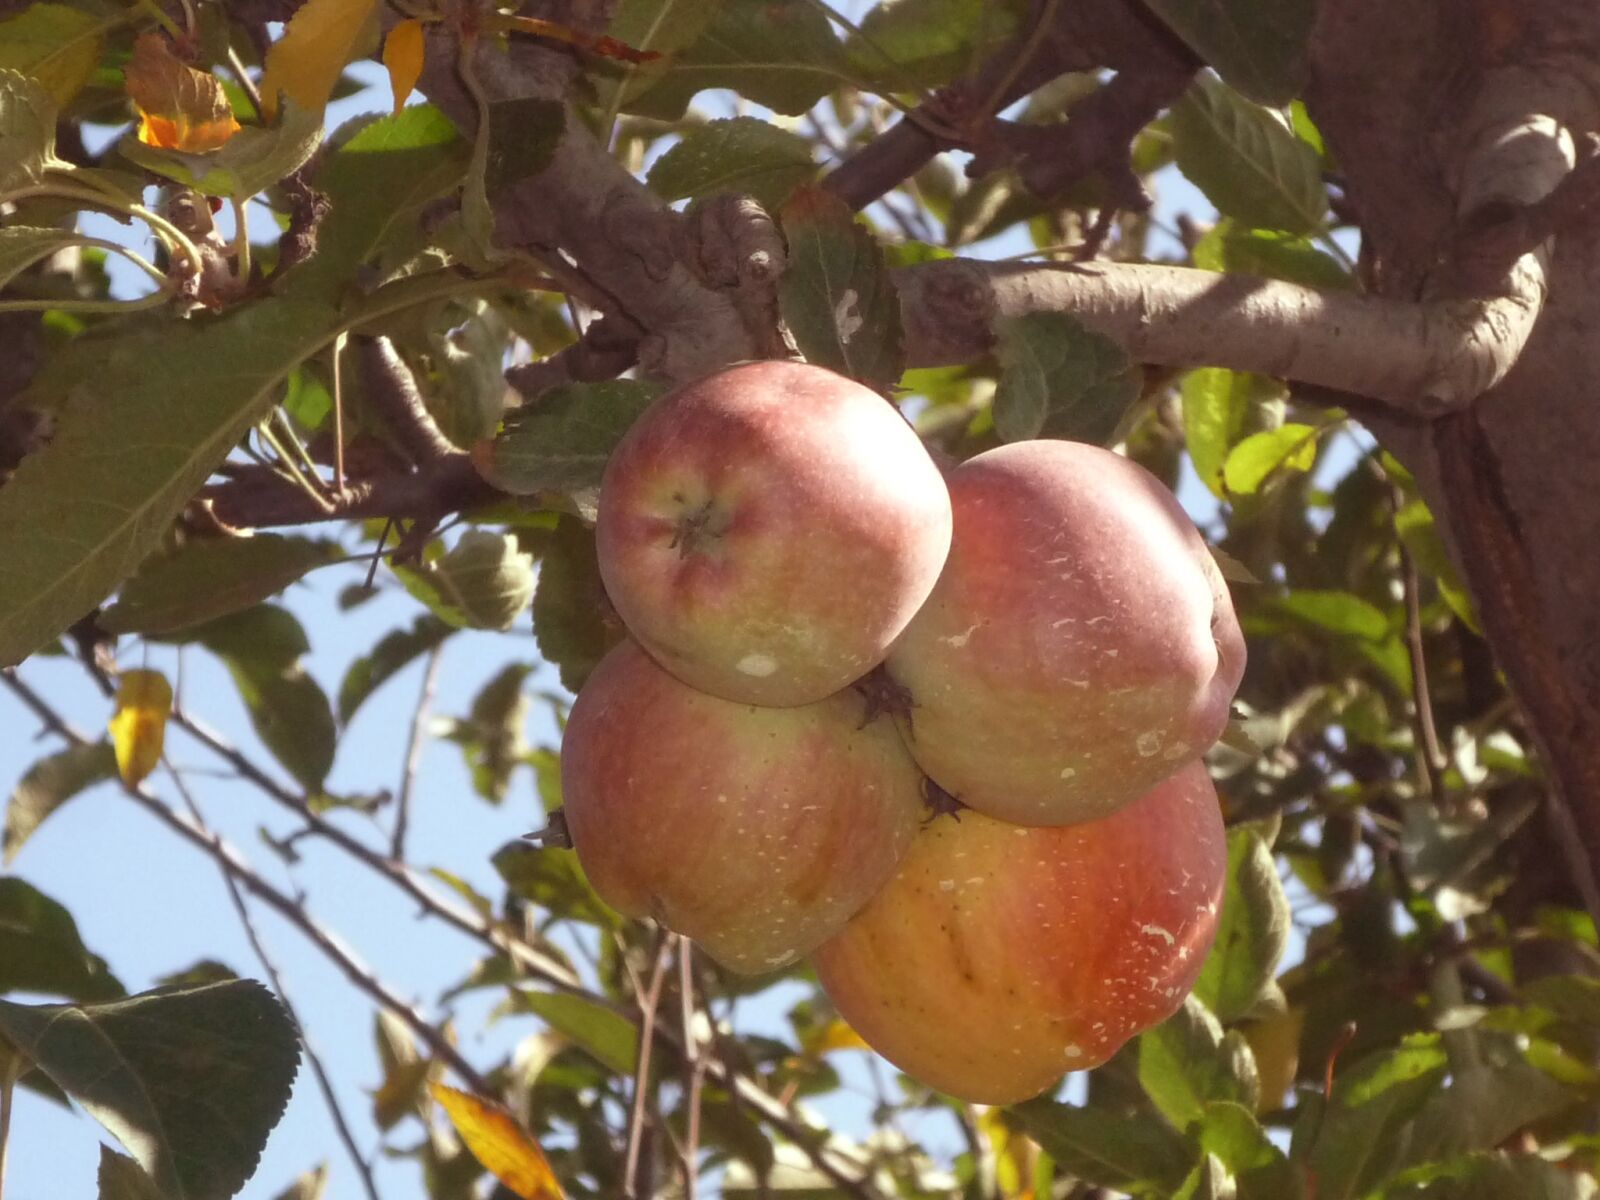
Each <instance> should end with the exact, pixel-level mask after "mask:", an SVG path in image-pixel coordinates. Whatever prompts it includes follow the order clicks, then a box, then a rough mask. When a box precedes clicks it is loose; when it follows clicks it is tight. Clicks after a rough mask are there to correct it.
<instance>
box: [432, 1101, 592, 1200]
mask: <svg viewBox="0 0 1600 1200" xmlns="http://www.w3.org/2000/svg"><path fill="white" fill-rule="evenodd" d="M428 1090H429V1091H430V1092H432V1093H433V1098H434V1099H435V1100H437V1101H438V1102H439V1103H440V1104H441V1105H442V1106H443V1107H444V1111H445V1112H446V1113H448V1114H449V1116H450V1123H451V1124H452V1125H454V1126H455V1127H456V1132H457V1133H459V1134H460V1135H461V1140H462V1141H463V1142H465V1143H466V1144H467V1149H468V1150H471V1151H472V1156H473V1157H474V1158H476V1159H477V1160H478V1161H479V1162H480V1163H482V1164H483V1166H484V1169H485V1170H487V1171H488V1172H489V1173H490V1174H491V1175H493V1176H494V1177H495V1178H496V1179H498V1180H499V1181H500V1182H501V1183H503V1184H505V1186H506V1187H508V1188H510V1189H511V1191H512V1192H514V1193H515V1194H517V1195H518V1196H521V1197H522V1200H565V1195H566V1193H564V1192H563V1191H562V1190H561V1185H560V1184H559V1183H557V1182H556V1177H555V1172H553V1171H551V1169H550V1163H549V1161H548V1160H546V1158H545V1156H544V1151H543V1150H541V1149H539V1143H537V1142H535V1141H534V1140H533V1139H532V1138H531V1137H529V1136H528V1134H527V1133H526V1131H524V1130H523V1128H522V1126H520V1125H518V1124H517V1123H516V1121H514V1120H512V1118H511V1114H510V1113H508V1112H506V1111H505V1110H504V1109H503V1108H500V1107H498V1106H497V1105H493V1104H489V1103H487V1102H485V1101H483V1100H480V1099H478V1098H477V1097H476V1096H474V1095H472V1094H471V1093H470V1092H461V1091H457V1090H456V1089H455V1088H453V1087H446V1086H445V1085H444V1084H442V1083H435V1084H430V1085H429V1088H428Z"/></svg>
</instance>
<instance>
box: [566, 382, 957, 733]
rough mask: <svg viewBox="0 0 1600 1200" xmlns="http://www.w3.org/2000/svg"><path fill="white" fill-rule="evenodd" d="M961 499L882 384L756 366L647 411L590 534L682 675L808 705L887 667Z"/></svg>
mask: <svg viewBox="0 0 1600 1200" xmlns="http://www.w3.org/2000/svg"><path fill="white" fill-rule="evenodd" d="M950 523H951V522H950V498H949V494H948V493H947V492H946V491H945V486H944V481H943V478H942V477H941V476H940V474H939V471H938V468H937V467H935V466H934V464H933V460H932V459H930V458H929V457H928V454H927V451H926V450H924V449H923V446H922V443H921V441H919V440H918V438H917V435H916V434H915V433H914V432H912V429H911V427H910V426H909V425H908V424H907V423H906V422H905V420H904V418H902V417H901V416H900V414H899V413H898V412H897V411H896V410H895V408H894V407H893V406H892V405H891V404H890V403H889V402H888V401H886V400H885V399H884V398H883V397H882V396H879V395H878V394H877V393H876V392H873V391H870V390H868V389H867V388H865V387H863V386H862V385H861V384H859V383H855V382H854V381H852V380H849V379H846V378H844V377H843V376H840V375H836V374H834V373H833V372H832V371H828V370H824V369H823V368H821V367H813V366H808V365H806V364H804V363H797V362H778V361H771V362H753V363H745V364H743V365H741V366H736V367H732V368H730V369H728V370H726V371H722V372H720V373H718V374H715V375H711V376H709V377H707V378H704V379H701V380H698V381H696V382H693V383H690V384H687V385H685V386H683V387H680V388H677V389H675V390H674V391H672V392H670V393H668V394H667V395H666V396H663V397H662V398H661V399H660V400H658V401H656V403H655V404H653V405H651V407H650V408H648V409H647V410H646V411H645V412H644V413H643V414H642V415H641V416H640V417H639V419H638V420H637V421H636V422H635V423H634V424H633V425H632V427H630V429H629V430H628V432H627V434H625V435H624V437H623V439H622V441H621V442H620V443H619V444H618V446H617V448H616V450H615V451H614V452H613V454H612V456H611V459H610V461H609V462H608V463H607V465H606V471H605V475H604V477H603V479H602V482H601V488H600V505H599V517H598V524H597V527H596V530H595V536H596V543H597V546H598V551H599V556H600V575H601V578H602V579H603V580H604V581H605V585H606V591H607V593H608V595H609V596H610V598H611V602H612V604H613V605H615V607H616V610H617V613H618V615H620V616H621V618H622V620H623V623H624V624H626V625H627V626H628V628H629V629H630V630H631V631H632V633H633V635H634V636H635V637H636V638H637V639H638V640H639V642H640V644H641V645H643V646H644V648H645V649H646V650H648V651H649V652H650V654H651V655H652V656H654V657H655V659H656V660H657V661H658V662H660V663H661V664H662V665H663V666H665V667H666V668H667V669H668V670H669V671H671V672H672V673H673V674H675V675H677V676H678V678H680V679H682V680H683V681H684V682H686V683H690V684H693V685H694V686H695V687H697V688H699V689H701V690H702V691H706V692H711V693H712V694H713V695H717V696H721V697H722V698H724V699H727V700H737V701H741V702H744V703H749V704H769V705H790V704H810V703H813V702H814V701H818V700H821V699H823V698H824V697H826V696H829V695H832V694H833V693H834V692H837V691H838V690H840V689H841V688H844V687H846V686H848V685H849V684H850V683H851V681H853V680H855V679H857V678H859V677H860V676H862V675H864V674H866V673H867V672H868V671H870V670H871V669H872V668H873V667H875V666H876V665H877V664H878V663H879V662H881V661H882V659H883V655H884V652H885V651H886V650H887V649H888V646H889V643H890V642H892V641H893V640H894V638H895V636H896V635H897V634H898V633H899V632H900V631H901V630H902V629H903V628H905V625H906V622H908V621H909V620H910V619H911V617H912V615H913V614H914V613H915V612H916V611H917V607H918V606H919V605H920V604H921V603H922V601H923V600H924V599H925V598H926V597H927V595H928V592H929V591H930V590H931V589H932V587H933V584H934V580H935V579H937V578H938V575H939V568H940V567H941V566H943V565H944V558H945V554H946V553H947V552H948V551H949V548H950Z"/></svg>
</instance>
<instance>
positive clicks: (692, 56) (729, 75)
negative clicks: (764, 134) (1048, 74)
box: [624, 0, 846, 121]
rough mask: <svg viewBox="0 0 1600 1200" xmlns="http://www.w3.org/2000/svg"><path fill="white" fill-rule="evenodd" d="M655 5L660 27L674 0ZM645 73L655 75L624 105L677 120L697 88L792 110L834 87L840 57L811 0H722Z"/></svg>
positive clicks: (790, 113) (841, 69)
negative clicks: (686, 41)
mask: <svg viewBox="0 0 1600 1200" xmlns="http://www.w3.org/2000/svg"><path fill="white" fill-rule="evenodd" d="M658 7H659V8H660V9H661V10H662V14H663V15H662V19H661V25H662V27H666V26H667V21H668V17H667V15H666V14H667V13H668V11H669V10H671V9H672V8H673V7H674V6H672V5H660V6H658ZM690 7H691V8H692V7H693V6H690ZM678 19H679V20H682V19H683V18H682V17H681V16H679V17H678ZM689 20H690V22H691V23H692V22H693V21H694V20H695V18H694V17H690V18H689ZM650 75H658V76H659V81H658V82H656V83H655V84H654V85H652V86H650V87H649V88H647V89H646V90H645V91H644V92H643V93H642V94H640V95H638V96H637V97H635V98H633V99H631V100H630V101H629V102H628V103H627V104H626V105H625V106H624V107H626V109H627V110H628V111H629V112H636V113H641V114H643V115H645V116H651V117H659V118H661V119H663V120H669V121H672V120H677V119H678V118H679V117H681V116H683V114H684V110H685V109H686V108H688V106H689V101H690V100H691V99H692V98H693V97H694V95H695V93H696V92H698V91H700V90H701V89H702V88H731V89H732V90H734V91H736V92H738V93H739V95H741V96H743V97H744V98H745V99H746V100H748V101H750V102H751V103H753V104H759V105H761V106H763V107H764V108H770V109H772V111H774V112H777V113H781V114H783V115H784V116H786V117H798V116H800V115H801V114H802V113H804V112H806V111H807V110H809V109H810V108H811V106H812V105H813V104H815V103H816V102H817V101H818V100H820V99H822V97H823V96H825V95H827V94H828V93H829V92H831V91H833V89H834V88H836V87H838V86H839V84H840V82H841V81H842V79H843V78H844V77H845V76H846V64H845V56H844V48H843V47H842V46H841V45H840V43H839V39H838V38H837V37H836V36H835V35H834V32H833V26H832V25H831V24H829V22H828V18H827V17H826V16H825V15H824V14H823V13H822V11H821V10H820V9H818V8H817V6H816V5H815V4H813V3H811V0H722V2H721V4H720V5H719V6H718V7H717V9H716V13H715V15H714V16H713V17H712V19H711V22H710V24H709V25H707V26H706V27H705V28H704V30H702V31H701V33H700V35H699V37H697V38H695V40H694V42H693V43H692V44H690V45H688V46H686V47H685V48H684V49H682V50H681V51H679V52H678V53H676V54H673V55H671V56H670V57H669V59H668V61H667V62H666V63H665V64H664V65H661V66H659V67H657V68H656V69H655V70H648V69H647V73H646V77H647V78H648V77H649V76H650Z"/></svg>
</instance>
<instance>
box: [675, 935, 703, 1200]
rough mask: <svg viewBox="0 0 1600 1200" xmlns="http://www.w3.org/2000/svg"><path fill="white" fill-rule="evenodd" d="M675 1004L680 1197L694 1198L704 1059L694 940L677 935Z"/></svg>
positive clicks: (696, 1192) (691, 1199) (698, 1166)
mask: <svg viewBox="0 0 1600 1200" xmlns="http://www.w3.org/2000/svg"><path fill="white" fill-rule="evenodd" d="M678 1007H679V1011H680V1014H681V1016H682V1021H683V1030H682V1032H683V1069H684V1074H685V1075H687V1076H688V1079H687V1080H686V1082H685V1084H684V1090H683V1105H684V1111H685V1115H684V1135H683V1194H684V1200H698V1197H699V1192H700V1163H699V1158H700V1093H701V1090H702V1087H703V1085H704V1084H705V1079H706V1064H707V1061H708V1060H707V1057H706V1055H705V1053H704V1051H703V1050H702V1049H701V1047H700V1044H699V1040H698V1039H697V1038H696V1036H695V1030H694V1007H695V1005H694V943H693V942H692V941H690V940H689V939H688V938H679V939H678ZM708 1016H709V1014H708Z"/></svg>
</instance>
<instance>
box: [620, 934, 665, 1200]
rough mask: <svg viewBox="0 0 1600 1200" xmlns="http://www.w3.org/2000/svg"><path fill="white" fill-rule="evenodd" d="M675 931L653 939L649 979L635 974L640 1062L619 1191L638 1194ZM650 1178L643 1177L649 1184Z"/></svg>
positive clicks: (631, 1195)
mask: <svg viewBox="0 0 1600 1200" xmlns="http://www.w3.org/2000/svg"><path fill="white" fill-rule="evenodd" d="M673 940H674V935H672V934H670V933H668V932H667V931H666V930H662V931H661V934H660V936H659V937H658V938H657V940H656V952H655V961H654V963H653V964H652V965H651V967H650V983H649V985H648V986H647V987H644V988H640V987H639V985H638V981H637V977H632V976H630V977H632V978H634V998H635V999H636V1000H637V1001H638V1004H639V1062H638V1065H637V1067H636V1068H635V1070H634V1074H633V1108H632V1111H631V1112H630V1113H629V1115H628V1153H627V1157H626V1159H625V1160H624V1164H623V1168H622V1194H623V1195H624V1196H627V1197H629V1198H630V1200H631V1198H632V1197H636V1196H638V1195H639V1192H638V1189H637V1182H638V1171H639V1156H640V1151H641V1149H642V1148H643V1146H644V1132H645V1128H644V1127H645V1124H646V1122H645V1108H646V1106H647V1101H648V1100H649V1097H650V1090H651V1089H650V1051H651V1049H652V1047H653V1046H654V1044H655V1031H656V1010H657V1009H658V1008H659V1007H660V1006H661V983H662V980H663V979H665V978H666V974H667V958H668V956H669V954H670V952H671V949H672V942H673ZM648 1183H649V1181H648V1180H647V1181H646V1184H647V1187H648Z"/></svg>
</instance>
